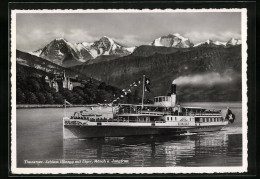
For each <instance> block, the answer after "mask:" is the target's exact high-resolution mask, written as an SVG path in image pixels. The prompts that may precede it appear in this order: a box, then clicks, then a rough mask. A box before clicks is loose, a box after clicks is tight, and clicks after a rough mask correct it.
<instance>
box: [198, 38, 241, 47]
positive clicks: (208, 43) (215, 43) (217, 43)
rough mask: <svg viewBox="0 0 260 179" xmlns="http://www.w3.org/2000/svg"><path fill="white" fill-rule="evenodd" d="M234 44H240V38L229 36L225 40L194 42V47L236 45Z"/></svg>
mask: <svg viewBox="0 0 260 179" xmlns="http://www.w3.org/2000/svg"><path fill="white" fill-rule="evenodd" d="M236 45H241V40H239V39H234V38H231V39H230V40H229V41H227V42H221V41H213V40H206V41H204V42H200V43H197V44H195V45H194V47H230V46H236Z"/></svg>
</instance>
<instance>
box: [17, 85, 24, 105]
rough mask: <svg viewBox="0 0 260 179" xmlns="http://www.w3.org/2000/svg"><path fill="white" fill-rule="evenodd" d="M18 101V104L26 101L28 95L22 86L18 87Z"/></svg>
mask: <svg viewBox="0 0 260 179" xmlns="http://www.w3.org/2000/svg"><path fill="white" fill-rule="evenodd" d="M16 103H17V104H24V103H26V97H25V94H24V93H23V91H22V90H21V88H17V89H16Z"/></svg>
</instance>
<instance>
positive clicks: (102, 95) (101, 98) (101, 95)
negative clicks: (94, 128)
mask: <svg viewBox="0 0 260 179" xmlns="http://www.w3.org/2000/svg"><path fill="white" fill-rule="evenodd" d="M105 100H106V101H109V100H111V94H109V93H108V92H106V91H105V90H98V93H97V98H96V102H98V103H104V102H105Z"/></svg>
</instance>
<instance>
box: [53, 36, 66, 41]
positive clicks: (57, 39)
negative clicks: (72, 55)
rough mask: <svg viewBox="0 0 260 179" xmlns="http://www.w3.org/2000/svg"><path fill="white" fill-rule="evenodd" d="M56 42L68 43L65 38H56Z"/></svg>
mask: <svg viewBox="0 0 260 179" xmlns="http://www.w3.org/2000/svg"><path fill="white" fill-rule="evenodd" d="M54 40H55V41H65V42H67V40H66V39H64V38H63V37H59V38H55V39H54Z"/></svg>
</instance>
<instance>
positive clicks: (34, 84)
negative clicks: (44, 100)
mask: <svg viewBox="0 0 260 179" xmlns="http://www.w3.org/2000/svg"><path fill="white" fill-rule="evenodd" d="M27 88H28V89H29V91H31V92H38V91H39V90H40V89H41V87H40V84H39V82H38V81H37V80H35V79H34V78H30V79H28V82H27Z"/></svg>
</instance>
